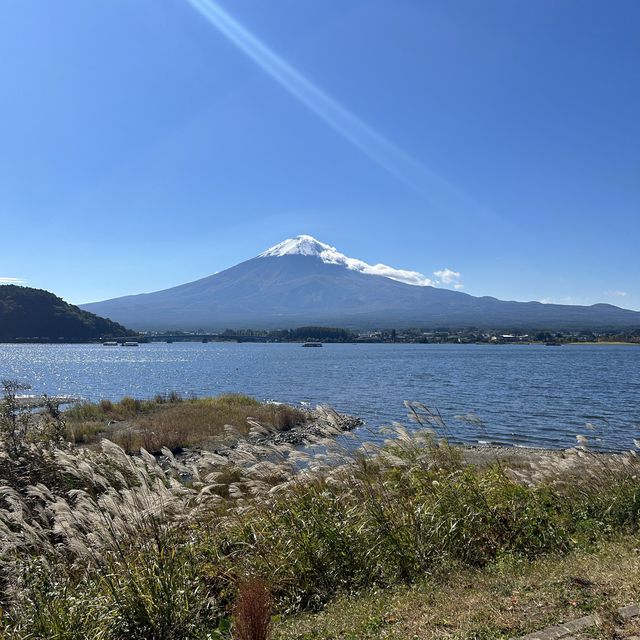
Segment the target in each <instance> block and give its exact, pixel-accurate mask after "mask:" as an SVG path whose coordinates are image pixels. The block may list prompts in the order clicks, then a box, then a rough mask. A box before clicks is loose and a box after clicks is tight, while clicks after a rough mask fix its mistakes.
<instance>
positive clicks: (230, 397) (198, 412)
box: [65, 393, 308, 453]
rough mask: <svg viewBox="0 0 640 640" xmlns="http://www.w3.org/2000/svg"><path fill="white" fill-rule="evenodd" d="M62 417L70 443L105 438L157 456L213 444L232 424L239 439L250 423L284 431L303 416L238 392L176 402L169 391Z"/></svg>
mask: <svg viewBox="0 0 640 640" xmlns="http://www.w3.org/2000/svg"><path fill="white" fill-rule="evenodd" d="M65 418H66V421H67V425H68V434H69V437H70V439H71V440H72V441H74V442H76V443H82V444H97V443H98V442H99V441H100V439H101V438H103V437H108V438H109V439H110V440H112V441H113V442H115V443H117V444H118V445H120V446H121V447H122V448H123V449H124V450H125V451H127V453H137V452H138V451H139V450H140V448H144V449H146V450H147V451H150V452H152V453H159V452H160V451H161V449H162V448H163V447H166V448H168V449H171V450H172V451H179V450H180V449H182V448H183V447H188V446H205V445H211V444H212V443H215V442H217V443H218V444H219V443H220V441H221V440H222V439H224V438H225V437H226V435H227V431H225V427H226V426H227V425H233V426H234V428H235V431H236V432H237V434H238V435H240V436H243V435H246V434H247V433H248V432H249V429H250V425H249V423H248V420H251V419H253V420H255V421H257V422H259V423H261V424H264V425H267V426H268V427H269V428H271V429H274V430H276V431H286V430H288V429H291V428H292V427H294V426H296V425H299V424H302V423H304V422H305V421H306V420H307V419H308V415H307V413H306V412H304V411H302V410H301V409H298V408H296V407H291V406H289V405H286V404H273V403H260V402H258V401H257V400H255V399H254V398H250V397H248V396H244V395H240V394H226V395H222V396H218V397H215V398H199V399H196V398H192V399H182V397H181V396H179V395H177V394H175V393H173V394H169V395H168V396H166V397H165V396H157V397H156V398H155V399H154V400H136V399H134V398H123V399H122V400H121V401H120V402H118V403H113V402H111V401H109V400H102V401H101V402H99V403H97V404H94V403H84V404H80V405H77V406H75V407H73V408H71V409H70V410H69V411H67V412H65Z"/></svg>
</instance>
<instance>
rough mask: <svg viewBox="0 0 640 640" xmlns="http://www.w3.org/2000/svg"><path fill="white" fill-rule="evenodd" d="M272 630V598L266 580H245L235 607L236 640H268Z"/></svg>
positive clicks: (234, 629)
mask: <svg viewBox="0 0 640 640" xmlns="http://www.w3.org/2000/svg"><path fill="white" fill-rule="evenodd" d="M270 628H271V596H270V594H269V587H268V585H267V583H266V581H265V580H262V579H260V578H253V579H249V580H245V581H244V582H242V583H241V584H240V586H239V587H238V595H237V597H236V602H235V605H234V607H233V631H234V632H233V637H234V640H267V639H268V638H269V630H270Z"/></svg>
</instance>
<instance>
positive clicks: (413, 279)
mask: <svg viewBox="0 0 640 640" xmlns="http://www.w3.org/2000/svg"><path fill="white" fill-rule="evenodd" d="M292 255H301V256H313V257H316V258H320V260H322V261H323V262H325V263H326V264H339V265H342V266H343V267H346V268H347V269H351V270H352V271H358V272H359V273H366V274H368V275H372V276H384V277H385V278H390V279H391V280H396V281H398V282H404V283H405V284H411V285H415V286H420V287H430V286H434V285H435V282H434V281H433V280H431V279H430V278H427V277H426V276H425V275H423V274H422V273H420V272H418V271H407V270H405V269H394V268H393V267H389V266H387V265H386V264H368V263H367V262H364V261H362V260H357V259H356V258H349V257H347V256H345V255H344V254H343V253H340V252H339V251H338V250H337V249H336V248H335V247H332V246H331V245H329V244H325V243H324V242H320V240H316V239H315V238H314V237H313V236H308V235H300V236H296V237H295V238H287V239H286V240H283V241H282V242H279V243H278V244H276V245H274V246H273V247H271V248H270V249H267V250H266V251H264V252H262V253H261V254H260V255H259V256H258V258H273V257H281V256H292Z"/></svg>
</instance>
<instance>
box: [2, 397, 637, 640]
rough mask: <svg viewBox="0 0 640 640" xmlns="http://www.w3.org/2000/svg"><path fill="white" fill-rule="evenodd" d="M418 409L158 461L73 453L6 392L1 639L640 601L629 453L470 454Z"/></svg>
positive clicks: (272, 633)
mask: <svg viewBox="0 0 640 640" xmlns="http://www.w3.org/2000/svg"><path fill="white" fill-rule="evenodd" d="M409 409H410V412H411V416H412V418H413V419H414V421H416V422H417V423H418V424H417V429H416V430H413V431H411V432H409V431H408V430H407V429H405V428H403V427H401V426H395V427H393V428H391V429H389V431H388V434H387V435H388V441H387V442H386V443H385V444H384V445H381V446H376V447H374V446H372V445H371V444H367V443H362V444H361V446H357V443H354V444H353V446H351V447H348V448H346V449H345V448H342V447H340V446H338V445H337V444H336V443H335V440H334V438H333V436H335V435H337V434H338V433H340V432H341V431H340V429H339V428H338V427H337V426H336V419H335V418H336V416H335V415H334V414H332V412H331V411H326V412H325V414H324V416H323V425H324V434H323V435H322V436H313V437H310V440H311V443H310V447H309V448H307V450H306V451H299V450H296V449H294V448H293V447H291V446H288V445H277V446H276V445H274V444H263V445H251V444H249V443H248V442H246V441H242V440H240V441H238V443H237V446H236V447H235V448H234V449H232V450H230V451H229V455H228V457H226V456H220V455H218V454H216V453H213V452H207V451H203V452H202V453H201V455H200V456H198V457H197V458H196V460H195V462H194V463H193V464H190V465H189V466H186V465H184V464H182V463H181V462H180V461H179V460H176V459H175V458H173V456H172V454H171V452H170V451H169V450H168V449H164V450H163V453H164V455H165V460H166V461H167V462H166V464H163V466H161V465H160V464H159V462H158V460H157V459H156V458H155V457H154V456H152V455H150V454H149V453H147V451H145V450H144V449H143V450H142V451H141V452H140V455H136V456H131V455H127V453H126V452H125V451H124V450H123V449H122V448H121V447H119V446H117V445H116V444H114V443H112V442H110V441H108V440H104V441H103V442H102V443H101V447H100V448H99V449H98V448H91V447H83V448H77V447H73V446H71V445H69V444H67V443H65V434H66V429H67V425H65V424H64V423H63V421H64V416H63V415H61V414H58V413H56V411H55V408H52V409H51V410H50V414H49V415H48V416H47V419H45V420H39V421H37V422H31V421H30V418H29V415H28V414H25V413H24V412H21V411H20V410H19V408H17V407H16V406H15V403H13V402H12V398H11V396H10V394H9V396H8V397H7V398H5V400H4V402H3V403H2V405H1V406H0V442H1V447H2V450H1V452H0V480H1V482H0V588H1V590H0V607H1V608H2V612H3V615H2V618H1V619H0V630H1V631H0V636H1V637H6V638H12V639H19V640H27V639H28V638H29V639H31V638H64V639H68V640H75V639H85V638H86V639H89V638H92V639H94V638H95V639H104V640H116V639H118V640H120V639H122V640H124V639H125V638H126V639H133V640H135V639H140V640H143V639H158V640H165V639H166V640H180V639H185V640H186V639H203V640H204V639H207V638H230V637H233V638H236V639H237V640H251V639H253V640H260V639H265V638H268V637H279V638H299V639H300V640H302V639H305V640H311V639H314V638H332V637H335V638H338V637H340V638H360V637H364V638H367V637H370V638H374V637H384V636H389V637H394V634H395V637H405V638H406V637H409V638H410V637H417V638H431V637H446V636H447V635H448V636H449V637H457V638H501V637H508V636H509V635H514V634H515V633H516V632H518V633H519V632H521V631H522V632H524V631H527V630H531V628H532V627H535V628H538V627H539V626H544V624H546V623H547V622H557V618H556V616H557V615H561V616H563V617H564V616H566V615H568V614H569V613H571V612H572V611H574V610H575V611H576V612H578V611H580V610H588V609H589V608H590V607H591V608H593V607H600V606H602V607H606V606H608V604H607V603H608V602H610V601H615V600H616V599H619V600H620V601H625V600H627V599H630V600H633V599H635V598H636V595H637V591H636V586H635V585H636V583H637V580H635V577H636V576H637V568H638V563H637V561H636V560H635V555H634V554H635V550H634V549H635V542H634V540H635V539H636V536H637V534H638V525H639V523H640V480H639V479H638V478H639V476H640V464H639V462H638V459H637V456H636V455H635V453H634V452H629V453H628V454H624V455H619V456H599V455H597V454H592V453H590V452H589V451H588V449H587V448H585V447H583V448H580V449H575V450H573V451H570V452H567V453H566V454H565V456H564V457H560V458H558V460H556V461H555V462H554V464H553V465H550V464H549V463H548V462H547V461H545V460H544V459H542V460H540V461H538V462H536V463H535V465H538V466H539V467H540V468H532V469H529V472H528V473H525V472H524V470H523V469H522V465H520V466H519V467H518V468H517V469H516V468H510V467H509V466H508V465H507V464H506V463H505V462H502V461H499V460H496V461H494V462H493V463H490V464H482V465H468V464H464V463H463V462H462V456H461V452H460V451H459V450H458V449H455V448H453V447H450V446H449V445H448V444H447V443H446V441H445V440H441V439H440V438H439V437H438V435H439V434H442V433H443V432H446V425H445V424H444V423H443V422H442V420H441V418H440V417H439V415H438V414H437V413H434V412H432V411H430V410H429V409H428V408H427V407H425V406H424V405H420V404H417V403H413V404H410V405H409ZM247 428H248V429H249V431H250V432H253V433H268V432H269V431H270V430H273V429H275V427H274V426H273V425H269V424H266V423H265V424H258V423H257V422H253V424H252V425H249V426H248V427H247ZM536 479H538V480H536ZM616 553H620V554H622V557H623V558H624V559H625V560H626V564H625V567H627V568H628V569H627V571H626V575H627V576H631V578H629V580H631V579H633V580H634V582H633V584H632V583H631V582H628V583H627V582H625V581H624V580H626V578H625V579H624V580H623V579H622V572H618V573H619V574H620V575H619V576H615V575H614V567H613V566H612V563H611V559H612V558H613V557H614V555H615V554H616ZM607 576H609V577H607ZM484 595H486V596H488V598H487V602H486V603H483V602H482V599H483V598H482V597H483V596H484ZM574 603H575V604H574ZM623 603H625V604H626V602H623ZM538 604H541V605H542V606H541V607H538V606H537V605H538ZM509 607H512V608H511V609H509ZM318 612H320V613H318ZM270 613H272V614H275V617H273V618H272V617H271V615H270ZM576 615H577V614H576ZM269 626H271V630H269Z"/></svg>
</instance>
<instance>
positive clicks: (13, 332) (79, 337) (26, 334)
mask: <svg viewBox="0 0 640 640" xmlns="http://www.w3.org/2000/svg"><path fill="white" fill-rule="evenodd" d="M127 335H134V334H133V332H131V331H129V330H128V329H126V328H125V327H123V326H122V325H121V324H118V323H117V322H112V321H111V320H107V319H106V318H101V317H99V316H96V315H94V314H93V313H89V312H87V311H83V310H82V309H79V308H78V307H76V306H74V305H72V304H69V303H67V302H65V301H64V300H62V299H61V298H58V296H55V295H54V294H52V293H49V292H48V291H44V290H43V289H33V288H31V287H19V286H16V285H0V342H15V341H20V340H33V339H39V340H43V341H55V342H57V341H62V342H65V341H66V342H76V341H77V342H83V341H87V340H97V339H99V338H101V337H105V336H113V337H119V336H127Z"/></svg>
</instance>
